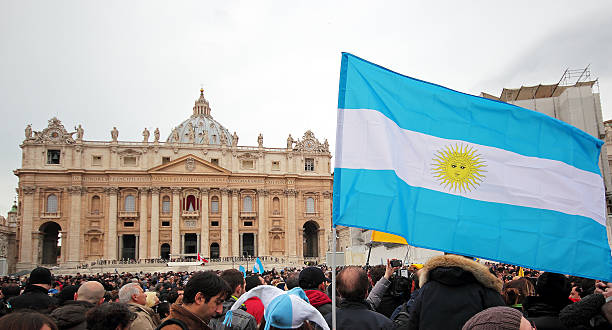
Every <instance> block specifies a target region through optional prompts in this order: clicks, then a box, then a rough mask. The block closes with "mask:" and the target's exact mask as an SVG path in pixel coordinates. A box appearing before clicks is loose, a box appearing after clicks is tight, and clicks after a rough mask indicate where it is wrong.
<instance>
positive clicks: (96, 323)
mask: <svg viewBox="0 0 612 330" xmlns="http://www.w3.org/2000/svg"><path fill="white" fill-rule="evenodd" d="M135 319H136V314H135V313H133V312H131V311H130V309H129V307H128V306H127V305H126V304H122V303H104V304H102V305H100V306H96V307H94V308H92V309H90V310H89V311H88V312H87V314H86V320H87V329H89V330H107V329H113V330H126V329H129V327H130V324H131V323H132V321H134V320H135Z"/></svg>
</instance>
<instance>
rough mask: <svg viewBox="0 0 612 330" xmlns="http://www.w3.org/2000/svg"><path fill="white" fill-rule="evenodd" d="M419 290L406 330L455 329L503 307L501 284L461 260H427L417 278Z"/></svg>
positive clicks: (478, 266) (451, 257)
mask: <svg viewBox="0 0 612 330" xmlns="http://www.w3.org/2000/svg"><path fill="white" fill-rule="evenodd" d="M419 283H420V284H421V289H420V292H419V295H418V296H417V297H416V299H415V301H414V305H413V307H412V310H411V311H410V320H409V323H408V326H407V328H408V329H448V330H452V329H457V330H460V329H461V328H462V327H463V325H464V324H465V322H467V320H469V319H470V317H472V316H474V315H475V314H477V313H478V312H480V311H482V310H485V309H487V308H489V307H494V306H505V303H504V300H503V298H502V296H501V294H500V293H501V289H502V282H501V281H500V280H499V279H498V278H497V277H495V276H494V275H493V274H491V273H490V272H489V269H488V268H487V267H486V266H484V265H481V264H479V263H477V262H475V261H473V260H470V259H467V258H465V257H462V256H456V255H444V256H437V257H434V258H432V259H430V260H429V261H428V262H427V263H426V264H425V266H423V269H421V273H420V275H419Z"/></svg>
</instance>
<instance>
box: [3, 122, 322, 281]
mask: <svg viewBox="0 0 612 330" xmlns="http://www.w3.org/2000/svg"><path fill="white" fill-rule="evenodd" d="M194 111H195V110H194ZM73 134H74V133H73ZM73 134H70V133H68V132H67V131H66V130H65V128H64V126H63V125H62V124H61V122H60V121H59V120H57V119H55V118H53V119H51V120H50V121H49V126H48V127H47V128H45V129H43V130H42V131H40V132H35V131H32V130H31V128H30V127H28V128H26V139H25V140H24V142H23V144H22V145H21V148H22V150H23V157H22V167H21V168H20V169H17V170H15V174H16V175H17V176H18V177H19V189H18V193H19V205H18V216H17V217H18V221H19V230H18V234H17V237H18V241H17V244H18V250H19V253H18V255H19V265H20V267H21V268H22V269H25V268H28V267H31V266H32V265H35V264H42V263H43V254H45V255H48V253H47V252H44V250H47V251H48V250H49V243H48V242H47V243H44V241H45V234H44V233H43V231H44V230H47V231H49V228H50V227H49V226H51V227H52V226H55V225H54V224H53V223H56V224H57V225H59V228H60V234H61V253H60V255H61V256H60V257H59V262H60V263H61V264H66V263H68V264H74V263H81V262H84V261H89V260H97V259H109V260H113V259H121V257H122V254H121V252H122V249H123V248H124V247H123V240H122V237H123V236H122V235H134V236H135V238H136V243H135V244H136V247H135V254H136V255H135V257H136V258H137V259H152V258H159V257H160V256H161V246H162V244H169V245H170V251H171V256H172V257H184V256H187V257H195V256H196V255H197V254H196V253H191V254H188V255H187V254H185V253H184V244H183V242H184V235H185V234H195V235H196V236H197V252H199V253H200V254H201V255H203V256H204V257H207V258H210V257H211V254H210V246H211V244H212V243H218V244H219V245H220V249H219V250H220V257H221V258H223V257H232V256H235V257H237V256H241V255H242V253H241V252H243V251H241V250H242V248H243V239H242V235H243V234H245V233H252V234H254V237H255V238H254V240H255V243H254V245H255V252H256V255H257V256H283V257H287V258H289V260H292V261H294V262H301V261H303V260H304V251H303V250H304V249H303V242H304V240H305V237H304V232H303V228H304V225H305V223H307V222H312V223H313V224H316V225H315V227H316V228H317V234H316V236H318V237H317V239H318V244H317V250H318V258H317V260H319V259H320V260H323V258H325V251H327V240H328V236H329V232H330V230H331V191H332V176H331V174H330V169H331V168H330V159H331V154H330V153H329V149H328V145H327V141H325V143H320V142H319V140H318V139H317V138H316V137H315V136H314V134H313V133H312V132H310V131H307V132H306V133H305V134H304V135H303V137H302V138H301V139H298V140H297V141H292V138H289V139H288V141H287V147H286V148H266V147H264V146H263V141H261V140H263V137H262V138H261V140H260V141H259V143H258V144H259V145H258V146H254V147H251V146H238V145H237V144H234V145H232V146H227V145H222V144H216V145H212V144H210V145H209V144H204V145H202V144H194V143H182V142H172V143H170V142H160V141H158V138H156V139H155V141H154V142H149V141H143V142H129V141H118V139H115V138H112V140H111V141H86V140H83V139H82V137H83V133H82V132H81V133H80V134H79V133H77V137H76V139H74V138H73V136H72V135H73ZM236 140H237V138H236ZM53 150H59V152H60V161H59V164H49V161H48V157H49V156H48V155H49V153H50V152H51V153H53V152H54V151H53ZM310 161H312V162H313V164H314V169H312V170H307V169H306V168H305V163H306V162H310ZM273 162H274V163H273ZM50 195H55V196H56V197H57V201H58V203H57V205H58V207H57V211H56V212H46V211H47V203H49V196H50ZM128 195H131V196H133V198H134V210H133V211H132V212H128V211H129V210H127V209H126V197H127V196H128ZM190 195H191V196H193V198H195V199H196V200H197V206H196V209H197V210H194V211H193V212H190V211H189V210H188V209H187V205H186V200H187V198H188V196H190ZM165 197H168V198H169V199H170V210H169V212H164V211H165V210H163V207H162V204H163V201H164V198H165ZM98 198H99V199H98ZM130 198H131V197H130ZM189 198H192V197H189ZM245 198H250V199H251V200H252V210H251V211H248V210H246V209H244V203H245V202H244V200H245ZM309 198H312V200H313V201H314V210H307V209H306V203H307V200H308V199H309ZM213 199H218V204H219V208H218V212H216V213H215V212H213V210H212V201H213ZM51 203H52V201H51ZM98 203H99V208H96V207H95V205H97V204H98ZM249 222H250V225H249ZM48 236H49V235H48ZM48 236H47V237H48ZM311 236H312V235H311ZM309 239H312V238H309ZM306 259H308V258H306Z"/></svg>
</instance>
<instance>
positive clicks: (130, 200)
mask: <svg viewBox="0 0 612 330" xmlns="http://www.w3.org/2000/svg"><path fill="white" fill-rule="evenodd" d="M123 210H124V211H125V212H136V200H135V198H134V195H127V196H125V204H124V205H123Z"/></svg>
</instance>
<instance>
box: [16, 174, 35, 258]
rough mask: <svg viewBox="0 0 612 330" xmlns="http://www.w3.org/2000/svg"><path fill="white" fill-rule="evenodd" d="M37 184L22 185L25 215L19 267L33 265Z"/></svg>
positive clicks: (22, 226) (23, 217)
mask: <svg viewBox="0 0 612 330" xmlns="http://www.w3.org/2000/svg"><path fill="white" fill-rule="evenodd" d="M35 191H36V187H35V186H22V187H21V192H22V193H23V205H22V210H23V216H22V220H21V221H22V225H21V242H20V243H19V245H20V251H19V266H18V269H28V268H31V267H32V265H33V260H32V222H33V217H34V213H33V212H34V192H35Z"/></svg>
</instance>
